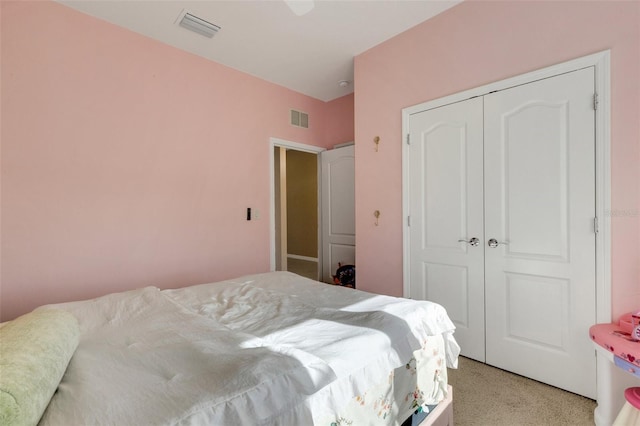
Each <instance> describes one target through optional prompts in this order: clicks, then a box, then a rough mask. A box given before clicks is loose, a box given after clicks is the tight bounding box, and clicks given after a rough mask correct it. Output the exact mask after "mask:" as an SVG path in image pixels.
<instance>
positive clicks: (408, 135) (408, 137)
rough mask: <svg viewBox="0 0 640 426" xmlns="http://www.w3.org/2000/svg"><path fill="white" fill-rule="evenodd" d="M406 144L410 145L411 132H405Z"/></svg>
mask: <svg viewBox="0 0 640 426" xmlns="http://www.w3.org/2000/svg"><path fill="white" fill-rule="evenodd" d="M407 145H411V134H410V133H407Z"/></svg>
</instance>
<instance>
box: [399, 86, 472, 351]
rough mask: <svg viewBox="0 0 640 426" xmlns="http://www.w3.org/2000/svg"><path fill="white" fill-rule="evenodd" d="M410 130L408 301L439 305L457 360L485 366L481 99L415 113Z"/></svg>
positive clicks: (411, 119) (410, 123)
mask: <svg viewBox="0 0 640 426" xmlns="http://www.w3.org/2000/svg"><path fill="white" fill-rule="evenodd" d="M409 131H410V140H411V144H410V145H409V170H410V179H409V180H410V182H409V199H410V228H409V235H410V237H409V240H410V254H409V255H410V283H411V286H410V291H411V294H410V297H411V298H413V299H426V300H431V301H433V302H436V303H439V304H441V305H442V306H444V307H445V309H446V310H447V313H448V314H449V316H450V317H451V319H452V320H453V322H454V323H455V324H456V332H455V338H456V340H457V341H458V343H459V344H460V346H461V348H462V354H463V355H464V356H467V357H469V358H473V359H476V360H479V361H484V357H485V348H484V275H483V269H484V253H483V250H484V244H483V241H484V235H483V187H482V99H481V98H476V99H470V100H468V101H465V102H460V103H455V104H451V105H447V106H444V107H440V108H436V109H432V110H428V111H424V112H421V113H418V114H414V115H412V116H411V117H410V121H409ZM472 238H475V239H477V245H476V244H475V243H474V245H472V244H469V243H468V242H465V241H471V239H472ZM459 240H463V241H459Z"/></svg>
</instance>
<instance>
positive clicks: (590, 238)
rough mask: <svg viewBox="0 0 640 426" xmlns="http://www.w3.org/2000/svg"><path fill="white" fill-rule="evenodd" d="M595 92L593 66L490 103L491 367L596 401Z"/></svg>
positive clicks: (486, 163)
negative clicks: (593, 331) (593, 343)
mask: <svg viewBox="0 0 640 426" xmlns="http://www.w3.org/2000/svg"><path fill="white" fill-rule="evenodd" d="M593 94H594V70H593V68H586V69H582V70H578V71H574V72H570V73H566V74H562V75H559V76H556V77H552V78H548V79H544V80H540V81H537V82H533V83H529V84H525V85H522V86H517V87H514V88H511V89H507V90H503V91H499V92H496V93H492V94H489V95H486V96H484V117H485V122H484V140H485V152H484V166H485V167H484V181H485V203H484V205H485V238H486V240H487V243H486V244H485V291H486V299H485V310H486V330H487V332H486V345H487V352H486V355H487V363H489V364H492V365H495V366H498V367H500V368H504V369H507V370H509V371H513V372H516V373H519V374H522V375H524V376H527V377H531V378H533V379H536V380H540V381H542V382H545V383H549V384H552V385H555V386H558V387H561V388H563V389H567V390H570V391H572V392H575V393H578V394H581V395H585V396H588V397H592V398H593V397H595V374H594V372H595V357H594V356H593V348H592V346H591V343H590V341H589V338H588V333H587V330H588V329H589V326H590V325H592V324H593V323H594V322H595V312H596V310H595V302H596V300H595V296H596V294H595V253H596V252H595V232H594V217H595V166H594V165H595V129H594V126H595V111H594V109H593ZM492 239H493V240H494V241H493V242H492V241H491V240H492ZM490 243H492V244H490Z"/></svg>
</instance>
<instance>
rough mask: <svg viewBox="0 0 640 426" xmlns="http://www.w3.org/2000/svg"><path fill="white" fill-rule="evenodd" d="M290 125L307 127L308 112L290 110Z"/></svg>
mask: <svg viewBox="0 0 640 426" xmlns="http://www.w3.org/2000/svg"><path fill="white" fill-rule="evenodd" d="M291 125H292V126H296V127H304V128H305V129H308V128H309V114H307V113H306V112H300V111H296V110H295V109H292V110H291Z"/></svg>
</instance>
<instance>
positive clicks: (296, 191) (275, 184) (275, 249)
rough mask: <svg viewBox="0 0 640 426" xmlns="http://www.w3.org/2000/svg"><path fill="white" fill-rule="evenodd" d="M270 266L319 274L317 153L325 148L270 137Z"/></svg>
mask: <svg viewBox="0 0 640 426" xmlns="http://www.w3.org/2000/svg"><path fill="white" fill-rule="evenodd" d="M271 149H272V153H271V156H270V157H271V159H272V167H271V171H272V174H273V176H272V180H271V182H272V215H271V217H272V227H271V229H272V239H271V241H272V250H271V269H272V270H276V271H290V272H294V273H296V274H299V275H302V276H304V277H307V278H311V279H313V280H318V279H319V277H320V275H319V274H320V265H321V264H322V263H321V262H322V260H321V254H320V252H319V238H320V234H319V232H320V231H319V223H320V219H319V218H320V211H319V191H318V188H319V182H318V179H319V156H318V154H319V153H320V152H322V151H324V148H319V147H315V146H311V145H304V144H299V143H296V142H289V141H283V140H279V139H274V138H272V139H271Z"/></svg>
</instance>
